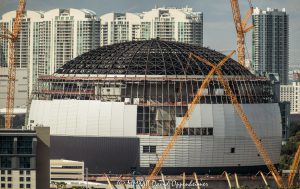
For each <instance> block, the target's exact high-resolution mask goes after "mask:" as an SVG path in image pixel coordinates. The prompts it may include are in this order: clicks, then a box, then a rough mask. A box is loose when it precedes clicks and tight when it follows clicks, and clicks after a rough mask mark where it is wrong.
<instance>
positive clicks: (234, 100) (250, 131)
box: [193, 55, 285, 188]
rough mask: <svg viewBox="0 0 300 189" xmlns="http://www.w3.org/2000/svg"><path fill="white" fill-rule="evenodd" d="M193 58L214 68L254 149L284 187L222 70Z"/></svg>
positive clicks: (280, 186)
mask: <svg viewBox="0 0 300 189" xmlns="http://www.w3.org/2000/svg"><path fill="white" fill-rule="evenodd" d="M193 56H194V57H195V58H197V59H198V60H199V61H201V62H203V63H205V64H207V65H209V66H211V67H212V68H215V72H216V74H217V76H218V79H219V82H220V83H221V84H222V85H223V87H224V91H225V94H226V95H227V96H228V97H229V98H230V100H231V104H232V105H233V106H234V109H235V111H236V112H237V114H238V115H239V117H240V118H241V120H242V122H243V124H244V126H245V127H246V130H247V132H248V134H249V136H250V138H251V139H252V141H253V142H254V144H255V146H256V149H257V150H258V152H259V154H260V155H261V156H262V158H263V160H264V162H265V164H266V166H267V167H268V169H269V170H270V171H271V173H272V175H273V177H274V179H275V181H276V183H277V185H278V187H279V188H285V184H284V182H283V180H282V177H281V176H280V175H279V173H278V171H277V169H276V167H275V166H274V164H273V162H272V159H271V157H270V155H269V153H268V152H267V150H266V149H265V148H264V146H263V144H262V142H261V140H260V139H259V137H258V136H257V134H256V132H255V130H254V129H253V127H252V125H251V123H250V121H249V120H248V118H247V115H246V113H245V112H244V110H243V108H242V106H241V105H240V103H239V102H238V100H237V97H236V96H235V94H234V93H233V91H232V90H231V88H230V85H229V82H228V80H225V79H224V77H223V74H222V72H221V71H220V69H219V68H218V67H217V66H215V65H214V64H212V63H210V62H209V61H208V60H206V59H204V58H201V57H199V56H197V55H193Z"/></svg>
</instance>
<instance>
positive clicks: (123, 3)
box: [0, 0, 300, 67]
mask: <svg viewBox="0 0 300 189" xmlns="http://www.w3.org/2000/svg"><path fill="white" fill-rule="evenodd" d="M252 4H253V6H255V7H260V8H264V9H265V8H266V7H271V8H279V9H281V8H286V11H287V13H288V14H289V15H290V65H291V66H298V67H300V56H298V55H300V22H299V20H300V0H252ZM16 5H17V0H0V15H2V14H3V13H5V12H6V11H9V10H13V9H15V8H16ZM155 5H157V6H175V7H185V6H186V5H188V6H189V7H192V8H193V9H194V10H195V11H201V12H203V13H204V45H205V46H209V47H210V48H213V49H217V50H228V49H235V48H236V39H235V28H234V25H233V21H232V13H231V7H230V0H27V9H30V10H48V9H52V8H87V9H91V10H93V11H95V12H96V13H97V14H98V15H102V14H104V13H107V12H126V11H128V12H141V11H145V10H149V9H151V8H154V7H155ZM240 6H241V11H242V13H245V12H246V10H247V9H248V8H249V5H248V2H247V0H240ZM250 35H251V34H250V33H249V34H248V40H247V46H248V49H249V50H251V41H250Z"/></svg>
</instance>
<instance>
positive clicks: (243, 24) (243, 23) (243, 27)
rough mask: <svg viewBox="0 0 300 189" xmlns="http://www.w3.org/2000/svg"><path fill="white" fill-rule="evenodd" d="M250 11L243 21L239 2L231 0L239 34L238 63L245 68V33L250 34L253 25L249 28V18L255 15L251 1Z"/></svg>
mask: <svg viewBox="0 0 300 189" xmlns="http://www.w3.org/2000/svg"><path fill="white" fill-rule="evenodd" d="M248 2H249V5H250V9H249V10H248V12H247V13H246V16H245V18H244V19H243V20H242V19H241V12H240V6H239V1H238V0H230V3H231V9H232V15H233V21H234V24H235V29H236V34H237V54H238V62H239V63H240V64H241V65H243V66H245V54H246V53H245V33H247V32H249V31H250V30H251V29H252V28H253V25H252V24H251V25H249V26H247V23H248V20H249V18H250V17H251V16H252V13H253V6H252V4H251V1H250V0H248Z"/></svg>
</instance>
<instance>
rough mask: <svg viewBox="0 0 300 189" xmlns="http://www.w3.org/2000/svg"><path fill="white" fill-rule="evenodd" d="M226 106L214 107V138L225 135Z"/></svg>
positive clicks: (217, 105) (215, 105) (218, 105)
mask: <svg viewBox="0 0 300 189" xmlns="http://www.w3.org/2000/svg"><path fill="white" fill-rule="evenodd" d="M224 111H226V110H224V106H223V105H220V104H213V105H212V112H213V113H214V116H213V123H214V125H213V126H214V136H216V137H217V136H224V135H225V118H224Z"/></svg>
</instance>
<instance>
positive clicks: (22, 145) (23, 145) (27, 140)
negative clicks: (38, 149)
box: [17, 137, 32, 154]
mask: <svg viewBox="0 0 300 189" xmlns="http://www.w3.org/2000/svg"><path fill="white" fill-rule="evenodd" d="M17 151H18V154H31V153H32V137H18V148H17Z"/></svg>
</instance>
